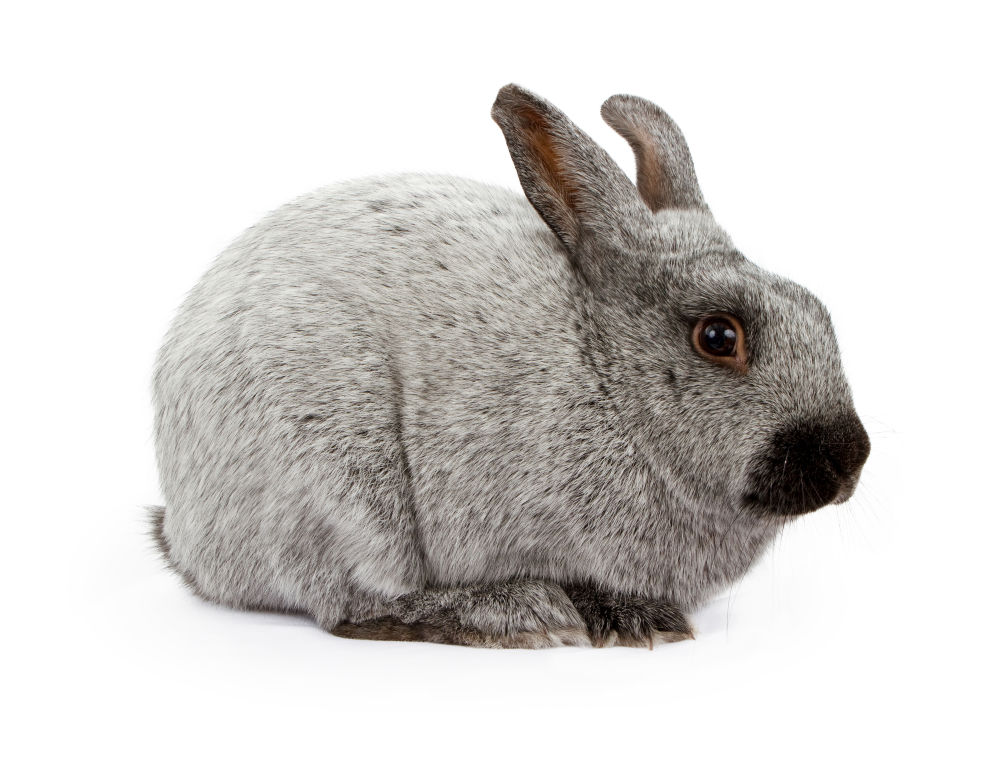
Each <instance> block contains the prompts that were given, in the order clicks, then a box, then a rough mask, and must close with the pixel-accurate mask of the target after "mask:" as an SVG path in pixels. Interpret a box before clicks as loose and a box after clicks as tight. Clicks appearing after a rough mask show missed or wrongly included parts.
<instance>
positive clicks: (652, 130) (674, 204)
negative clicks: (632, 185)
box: [600, 95, 708, 211]
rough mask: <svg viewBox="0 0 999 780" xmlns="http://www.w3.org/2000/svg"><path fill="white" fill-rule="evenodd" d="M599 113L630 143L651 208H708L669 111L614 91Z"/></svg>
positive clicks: (638, 176) (659, 209)
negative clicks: (614, 93) (615, 93)
mask: <svg viewBox="0 0 999 780" xmlns="http://www.w3.org/2000/svg"><path fill="white" fill-rule="evenodd" d="M600 115H601V116H602V117H603V118H604V121H605V122H607V124H609V125H610V126H611V127H613V128H614V129H615V130H617V131H618V132H619V133H620V134H621V135H623V136H624V138H625V140H626V141H627V142H628V143H629V144H630V145H631V149H632V151H633V152H634V153H635V162H636V164H637V167H638V173H637V176H636V177H635V178H636V181H637V183H638V191H639V192H640V193H641V194H642V199H643V200H644V201H645V202H646V204H647V205H648V207H649V208H650V209H652V211H661V210H662V209H702V210H704V211H707V210H708V206H707V204H706V203H705V202H704V196H703V195H701V188H700V186H699V185H698V184H697V176H696V175H695V174H694V161H693V160H692V159H691V158H690V150H689V149H688V148H687V142H686V141H685V140H684V138H683V133H681V132H680V128H679V127H677V126H676V122H674V121H673V120H672V119H671V118H670V116H669V114H667V113H666V112H665V111H663V110H662V109H661V108H659V106H657V105H656V104H655V103H652V102H650V101H648V100H645V99H644V98H640V97H635V96H634V95H614V97H611V98H608V99H607V100H606V101H605V102H604V104H603V106H601V108H600Z"/></svg>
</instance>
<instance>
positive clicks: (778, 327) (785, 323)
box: [153, 85, 870, 647]
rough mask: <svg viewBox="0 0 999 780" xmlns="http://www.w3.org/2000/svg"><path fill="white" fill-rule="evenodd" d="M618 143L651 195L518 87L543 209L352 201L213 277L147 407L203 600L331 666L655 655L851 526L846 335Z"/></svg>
mask: <svg viewBox="0 0 999 780" xmlns="http://www.w3.org/2000/svg"><path fill="white" fill-rule="evenodd" d="M603 116H604V118H605V119H606V120H607V121H608V122H609V123H610V124H611V126H613V127H614V128H615V129H616V130H617V131H618V132H620V133H621V134H622V135H623V136H624V137H625V138H626V139H627V140H628V142H629V143H630V144H631V146H632V148H633V149H634V152H635V156H636V158H637V163H638V175H637V181H638V186H637V188H636V186H635V185H633V184H632V183H631V182H630V181H629V180H628V178H627V177H626V176H625V174H624V173H623V172H622V171H621V170H620V168H618V166H617V165H616V164H615V163H614V162H613V161H612V160H611V158H610V157H609V156H608V155H607V154H606V152H604V151H603V150H602V149H601V148H599V147H598V146H597V145H596V144H595V143H594V142H593V141H592V140H591V139H590V138H589V137H588V136H587V135H586V134H584V133H583V132H582V131H581V130H580V129H579V128H577V127H576V126H575V125H574V124H572V123H571V122H570V121H569V120H568V119H567V118H566V117H565V116H564V115H563V114H562V113H561V112H560V111H558V110H557V109H556V108H555V107H553V106H552V105H551V104H549V103H547V102H546V101H544V100H542V99H541V98H539V97H537V96H536V95H533V94H531V93H529V92H527V91H525V90H523V89H520V88H519V87H516V86H512V85H511V86H507V87H504V88H503V89H502V90H500V92H499V95H498V97H497V99H496V103H495V105H494V106H493V118H494V119H495V120H496V122H497V123H498V124H499V125H500V127H501V128H502V130H503V133H504V135H505V137H506V141H507V144H508V146H509V149H510V154H511V156H512V158H513V162H514V165H515V166H516V169H517V173H518V174H519V176H520V181H521V183H522V185H523V188H524V192H525V194H526V195H527V200H524V198H523V197H521V196H520V195H515V194H514V193H512V192H508V191H506V190H504V189H500V188H497V187H492V186H487V185H485V184H480V183H476V182H472V181H466V180H461V179H455V178H448V177H439V176H416V175H413V176H396V177H391V178H378V179H369V180H363V181H354V182H349V183H346V184H340V185H336V186H333V187H329V188H326V189H322V190H320V191H318V192H316V193H313V194H310V195H306V196H305V197H302V198H300V199H298V200H296V201H294V202H293V203H290V204H288V205H287V206H284V207H283V208H281V209H278V210H277V211H275V212H274V213H272V214H270V215H269V216H268V217H266V218H265V219H264V220H263V221H262V222H261V223H260V224H258V225H256V226H255V227H253V228H251V229H250V230H248V231H247V232H246V233H245V234H244V235H243V236H242V237H240V238H239V239H238V240H237V241H236V242H235V243H234V244H233V245H232V246H231V247H230V248H229V249H227V250H226V251H225V252H224V253H223V254H222V255H221V256H220V257H219V258H218V260H217V261H216V262H215V264H214V265H213V266H212V267H211V269H210V270H209V271H208V272H207V273H206V275H205V276H204V277H203V278H202V279H201V281H200V282H198V284H197V285H196V286H195V288H194V289H193V290H192V292H191V293H190V294H189V296H188V297H187V299H186V301H185V302H184V304H183V307H182V308H181V310H180V312H179V314H178V315H177V318H176V320H175V321H174V323H173V326H172V327H171V329H170V332H169V334H168V336H167V339H166V343H165V344H164V345H163V348H162V350H161V352H160V354H159V359H158V363H157V367H156V372H155V379H154V397H155V410H156V450H157V457H158V462H159V468H160V474H161V481H162V486H163V492H164V495H165V499H166V506H165V508H158V509H156V510H154V511H153V520H154V530H155V534H156V537H157V539H158V541H159V543H160V546H161V548H162V551H163V553H164V555H165V556H166V558H167V560H168V561H169V562H170V564H171V565H172V566H173V567H174V568H175V569H176V570H177V571H178V572H179V573H180V574H181V575H182V576H183V578H184V579H185V581H186V582H187V583H188V584H189V585H190V586H191V587H192V588H193V589H194V590H195V591H196V592H197V593H198V594H200V595H201V596H203V597H204V598H206V599H209V600H211V601H215V602H219V603H222V604H228V605H232V606H235V607H243V608H262V609H277V610H288V611H297V612H305V613H308V614H309V615H312V616H313V617H314V618H315V619H316V621H317V622H318V623H319V625H321V626H322V627H324V628H326V629H328V630H330V631H332V632H333V633H335V634H338V635H340V636H349V637H364V638H371V639H410V640H422V641H435V642H449V643H456V644H463V645H480V646H490V647H545V646H552V645H558V644H590V643H592V644H595V645H606V644H615V643H616V644H629V645H644V646H649V645H651V644H653V643H654V642H656V641H671V640H675V639H682V638H685V637H688V636H691V635H692V631H691V627H690V625H689V623H688V621H687V619H686V617H685V615H684V613H685V611H687V610H690V609H691V608H693V607H694V606H695V605H697V604H699V603H701V602H703V601H704V599H705V598H706V597H708V596H710V595H711V594H712V593H714V592H716V591H717V590H718V589H719V588H721V587H723V586H725V585H726V584H727V583H730V582H731V581H732V580H733V579H734V578H737V577H739V576H740V575H741V574H742V573H743V572H745V570H746V569H747V568H748V567H749V566H750V565H751V564H752V563H753V561H754V560H755V559H756V558H757V557H758V555H759V554H760V552H761V551H762V550H763V549H764V548H765V547H766V545H767V544H768V543H769V542H770V540H771V539H772V538H773V536H774V534H775V533H776V532H777V530H778V529H779V527H780V526H781V524H783V523H785V522H787V521H788V520H789V519H791V518H793V517H795V516H797V515H800V514H803V513H806V512H810V511H813V510H815V509H818V508H819V507H821V506H823V505H825V504H828V503H830V502H834V501H843V500H846V499H847V498H848V497H849V496H850V494H851V493H852V491H853V489H854V487H855V485H856V482H857V478H858V475H859V473H860V470H861V467H862V465H863V464H864V461H865V460H866V458H867V455H868V452H869V448H870V445H869V441H868V438H867V435H866V433H865V431H864V429H863V427H862V425H861V423H860V421H859V420H858V418H857V415H856V414H855V412H854V409H853V404H852V401H851V397H850V391H849V388H848V386H847V382H846V379H845V378H844V376H843V371H842V368H841V366H840V358H839V353H838V348H837V345H836V339H835V336H834V334H833V328H832V325H831V322H830V319H829V315H828V314H827V312H826V310H825V308H824V307H823V306H822V304H821V303H820V302H819V301H818V300H817V299H816V298H815V297H814V296H812V295H811V294H810V293H809V292H807V291H806V290H804V289H803V288H801V287H800V286H798V285H796V284H794V283H793V282H790V281H787V280H785V279H782V278H779V277H777V276H774V275H772V274H770V273H767V272H766V271H763V270H761V269H760V268H758V267H757V266H755V265H753V264H752V263H750V262H749V261H748V260H746V258H744V257H743V256H742V255H741V254H740V253H739V252H738V251H737V250H736V249H735V248H734V247H733V245H732V243H731V241H730V239H729V238H728V236H727V235H726V234H725V233H724V232H723V231H722V230H721V229H720V228H719V227H718V225H716V224H715V221H714V220H713V218H712V216H711V213H710V212H709V210H708V208H707V206H706V205H705V203H704V199H703V197H702V196H701V192H700V189H699V187H698V184H697V180H696V178H695V175H694V168H693V164H692V162H691V160H690V156H689V152H688V150H687V146H686V143H685V142H684V139H683V137H682V135H681V133H680V131H679V129H678V128H677V127H676V125H675V124H674V123H673V122H672V120H671V119H670V118H669V117H668V116H667V115H666V114H665V113H663V111H662V110H660V109H659V108H657V107H656V106H654V105H652V104H651V103H648V102H647V101H645V100H642V99H640V98H635V97H629V96H616V97H612V98H611V99H610V100H608V101H607V102H606V103H605V104H604V106H603ZM532 206H533V208H532ZM539 215H540V219H539Z"/></svg>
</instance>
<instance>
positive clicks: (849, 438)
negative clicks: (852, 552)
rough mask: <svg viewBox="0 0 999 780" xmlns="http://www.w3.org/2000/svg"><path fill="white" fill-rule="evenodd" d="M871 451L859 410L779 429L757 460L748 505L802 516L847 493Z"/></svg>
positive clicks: (750, 480) (750, 485)
mask: <svg viewBox="0 0 999 780" xmlns="http://www.w3.org/2000/svg"><path fill="white" fill-rule="evenodd" d="M870 453H871V440H870V438H868V436H867V431H865V430H864V426H863V425H861V423H860V419H859V418H858V417H857V415H856V414H852V413H851V414H848V415H843V416H840V417H835V418H832V419H830V420H808V421H803V422H798V423H796V424H794V425H791V426H788V427H787V428H785V429H783V430H781V431H779V432H778V433H777V434H776V435H774V436H773V438H772V439H771V440H770V442H769V443H768V444H767V446H765V447H764V449H763V451H762V452H761V454H760V456H759V457H758V458H757V461H756V463H754V465H753V468H752V471H751V472H750V478H749V490H748V493H747V494H746V497H745V502H746V504H747V506H750V507H754V508H756V509H759V510H764V511H769V512H774V513H776V514H779V515H802V514H805V513H806V512H813V511H815V510H816V509H818V508H819V507H823V506H825V505H826V504H828V503H831V502H832V501H834V500H836V499H837V497H839V496H841V495H848V494H849V491H852V489H853V486H854V485H855V484H856V482H857V479H858V478H859V477H860V470H861V469H862V468H863V466H864V463H865V462H866V461H867V456H868V455H870Z"/></svg>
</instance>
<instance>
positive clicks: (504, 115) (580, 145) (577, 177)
mask: <svg viewBox="0 0 999 780" xmlns="http://www.w3.org/2000/svg"><path fill="white" fill-rule="evenodd" d="M492 116H493V119H494V120H495V121H496V123H497V124H498V125H499V126H500V129H502V130H503V135H504V136H505V137H506V143H507V146H508V147H509V149H510V156H511V157H512V158H513V164H514V167H515V168H516V169H517V175H518V176H519V177H520V183H521V185H522V186H523V188H524V193H525V194H526V195H527V199H528V200H529V201H530V202H531V204H532V205H533V206H534V208H536V209H537V210H538V213H539V214H540V215H541V218H542V219H544V221H545V222H547V223H548V226H549V227H550V228H551V229H552V230H553V231H554V233H555V235H557V236H558V237H559V238H560V239H561V240H562V243H563V244H565V246H566V247H567V248H568V249H569V251H570V253H572V252H575V251H576V249H577V247H578V245H579V242H580V239H581V237H582V236H583V235H584V234H588V233H592V234H594V235H597V236H602V237H608V238H610V237H613V236H614V235H615V234H616V235H618V236H619V237H620V236H626V235H628V234H630V233H631V232H632V231H633V230H635V229H636V228H638V227H640V225H641V223H642V222H643V221H644V222H646V223H648V224H651V215H650V214H649V211H648V209H647V208H646V207H645V205H644V204H643V203H642V202H641V200H640V199H639V198H638V195H637V193H636V192H635V188H634V187H633V186H632V184H631V182H630V181H629V180H628V177H627V176H626V175H625V173H624V171H622V170H621V169H620V168H619V167H618V166H617V164H616V163H615V162H614V161H613V160H612V159H611V157H610V155H608V154H607V152H605V151H604V150H603V149H601V148H600V147H599V146H597V144H596V143H595V142H594V141H593V139H592V138H590V137H589V136H588V135H586V133H584V132H583V131H582V130H580V129H579V128H578V127H576V125H574V124H573V123H572V122H570V121H569V119H568V117H566V116H565V114H563V113H562V112H561V111H559V110H558V109H557V108H555V106H553V105H551V104H550V103H548V102H547V101H546V100H544V99H543V98H540V97H538V96H537V95H535V94H533V93H531V92H528V91H527V90H525V89H521V88H520V87H518V86H516V85H515V84H508V85H507V86H505V87H503V88H502V89H501V90H500V91H499V94H498V95H497V96H496V102H495V103H494V104H493V110H492ZM636 223H637V224H636Z"/></svg>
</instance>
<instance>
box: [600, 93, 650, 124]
mask: <svg viewBox="0 0 999 780" xmlns="http://www.w3.org/2000/svg"><path fill="white" fill-rule="evenodd" d="M640 100H641V98H637V97H635V96H634V95H611V96H610V97H609V98H607V99H606V100H605V101H604V103H603V105H602V106H600V116H602V117H603V118H604V119H607V118H608V117H609V116H615V115H619V114H621V113H623V112H625V111H627V110H628V108H629V107H631V106H633V105H634V104H635V103H637V102H639V101H640Z"/></svg>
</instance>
